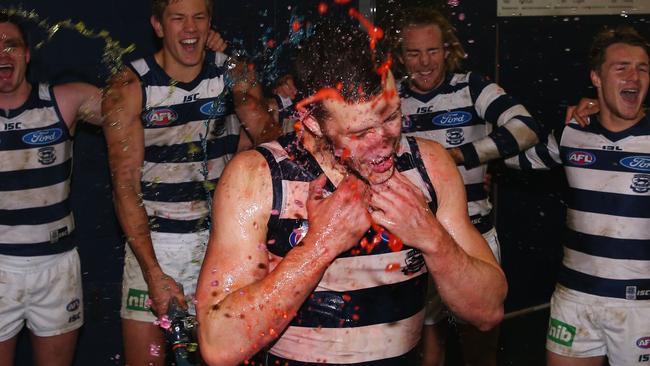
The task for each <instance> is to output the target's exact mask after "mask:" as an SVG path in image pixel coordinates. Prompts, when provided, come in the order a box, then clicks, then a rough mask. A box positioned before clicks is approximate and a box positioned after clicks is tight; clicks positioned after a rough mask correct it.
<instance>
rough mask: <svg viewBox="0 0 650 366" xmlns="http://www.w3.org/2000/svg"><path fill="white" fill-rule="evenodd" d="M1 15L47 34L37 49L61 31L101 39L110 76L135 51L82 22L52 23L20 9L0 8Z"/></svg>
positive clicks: (121, 66)
mask: <svg viewBox="0 0 650 366" xmlns="http://www.w3.org/2000/svg"><path fill="white" fill-rule="evenodd" d="M0 14H3V15H6V16H9V17H18V18H20V19H22V20H24V21H28V22H32V23H34V24H36V25H37V26H38V27H39V28H41V29H43V30H44V31H45V32H46V33H47V39H46V40H44V41H41V42H39V43H38V44H37V45H36V46H35V48H36V49H40V48H41V47H43V45H44V44H45V42H49V41H51V40H52V38H53V37H54V35H55V34H56V33H58V32H59V31H60V30H69V31H74V32H77V33H79V34H80V35H82V36H84V37H86V38H89V39H100V40H103V41H104V50H103V54H102V63H103V64H104V65H105V66H106V67H107V69H108V72H109V76H113V75H115V74H116V73H117V72H118V71H120V70H121V69H122V68H123V67H124V63H123V62H122V58H123V57H124V56H125V55H127V54H129V53H131V52H133V50H135V45H134V44H130V45H129V46H127V47H122V46H121V45H120V42H118V41H117V40H114V39H113V38H112V37H111V35H110V33H108V31H106V30H100V31H95V30H93V29H90V28H88V27H87V26H86V24H84V22H82V21H78V22H74V21H73V20H72V19H66V20H62V21H59V22H56V23H50V22H49V21H48V20H47V19H41V17H40V16H39V15H38V14H37V13H36V12H35V11H34V10H25V9H23V8H21V7H18V8H13V7H9V8H5V7H2V6H0Z"/></svg>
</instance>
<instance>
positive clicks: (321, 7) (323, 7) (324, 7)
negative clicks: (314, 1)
mask: <svg viewBox="0 0 650 366" xmlns="http://www.w3.org/2000/svg"><path fill="white" fill-rule="evenodd" d="M325 13H327V4H325V3H324V2H321V3H320V4H318V14H320V15H323V14H325Z"/></svg>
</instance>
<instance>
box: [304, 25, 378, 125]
mask: <svg viewBox="0 0 650 366" xmlns="http://www.w3.org/2000/svg"><path fill="white" fill-rule="evenodd" d="M377 47H379V45H378V46H377ZM380 60H381V52H379V50H378V49H375V50H373V49H371V48H370V38H369V36H368V34H367V33H366V32H364V31H363V30H361V29H359V26H358V25H357V24H352V23H351V22H343V23H340V22H339V23H334V22H333V21H332V20H324V21H322V22H321V23H319V24H317V25H316V26H315V28H314V34H313V35H312V36H311V37H309V38H308V39H307V40H306V41H305V43H304V44H303V45H302V47H301V48H300V50H299V51H298V53H297V55H296V62H295V71H294V76H295V77H294V80H295V82H296V87H297V88H298V90H299V92H300V93H301V94H302V95H303V96H305V97H309V96H312V95H314V94H316V93H317V92H318V91H319V90H321V89H323V88H337V89H339V93H340V94H341V96H342V97H343V99H344V100H345V101H346V102H352V103H356V102H359V101H361V100H363V99H365V98H370V97H372V96H375V95H378V94H380V93H381V92H382V90H383V88H382V78H381V75H379V73H378V72H377V66H378V62H379V61H380ZM311 107H312V108H313V110H312V113H313V116H314V118H316V120H318V121H320V122H322V121H324V120H325V119H326V118H327V112H326V111H325V109H324V108H323V105H322V103H321V102H315V103H313V104H312V106H311Z"/></svg>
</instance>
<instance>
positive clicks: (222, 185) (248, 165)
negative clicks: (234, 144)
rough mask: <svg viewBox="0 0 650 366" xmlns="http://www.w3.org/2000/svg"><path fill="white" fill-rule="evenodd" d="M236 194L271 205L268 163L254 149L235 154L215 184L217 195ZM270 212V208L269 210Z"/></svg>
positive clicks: (271, 193)
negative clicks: (216, 184)
mask: <svg viewBox="0 0 650 366" xmlns="http://www.w3.org/2000/svg"><path fill="white" fill-rule="evenodd" d="M223 194H227V195H229V196H230V195H236V196H240V197H244V198H245V199H252V200H256V201H260V202H259V204H262V205H265V204H266V203H267V201H268V205H269V207H270V205H271V198H272V197H273V187H272V182H271V171H270V168H269V164H268V162H267V161H266V159H265V158H264V156H262V154H261V153H259V152H258V151H256V150H246V151H243V152H240V153H238V154H236V155H235V157H234V158H233V159H232V160H231V161H230V162H229V163H228V165H226V168H225V169H224V171H223V173H222V175H221V178H219V183H218V186H217V195H223ZM269 212H270V210H269Z"/></svg>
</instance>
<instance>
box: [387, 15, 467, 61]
mask: <svg viewBox="0 0 650 366" xmlns="http://www.w3.org/2000/svg"><path fill="white" fill-rule="evenodd" d="M428 25H437V26H438V27H439V28H440V30H441V32H442V43H443V45H444V48H445V51H447V52H449V55H448V56H447V57H446V58H445V69H446V71H447V72H456V71H459V70H460V69H461V64H462V62H463V60H464V59H465V57H466V53H465V49H464V48H463V45H462V44H461V43H460V40H459V39H458V36H456V28H454V26H452V25H451V23H450V22H449V20H448V19H447V17H445V16H444V15H443V14H442V13H441V12H440V11H438V10H436V9H434V8H432V7H429V6H416V7H410V8H406V9H404V10H403V11H402V12H401V13H400V14H399V16H398V20H397V23H396V26H394V29H392V30H391V41H392V44H393V51H394V52H396V53H398V54H401V52H402V37H403V34H404V30H405V29H406V28H408V27H421V26H428Z"/></svg>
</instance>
